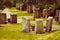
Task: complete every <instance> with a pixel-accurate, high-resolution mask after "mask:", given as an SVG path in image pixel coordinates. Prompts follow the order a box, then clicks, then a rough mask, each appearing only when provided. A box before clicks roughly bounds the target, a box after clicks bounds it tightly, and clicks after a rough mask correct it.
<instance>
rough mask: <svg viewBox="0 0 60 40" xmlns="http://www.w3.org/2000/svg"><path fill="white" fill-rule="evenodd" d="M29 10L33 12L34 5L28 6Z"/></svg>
mask: <svg viewBox="0 0 60 40" xmlns="http://www.w3.org/2000/svg"><path fill="white" fill-rule="evenodd" d="M27 11H28V13H33V6H32V5H29V6H28V7H27Z"/></svg>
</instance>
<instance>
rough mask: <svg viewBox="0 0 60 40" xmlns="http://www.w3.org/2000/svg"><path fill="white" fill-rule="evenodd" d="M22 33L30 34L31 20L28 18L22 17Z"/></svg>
mask: <svg viewBox="0 0 60 40" xmlns="http://www.w3.org/2000/svg"><path fill="white" fill-rule="evenodd" d="M22 31H23V32H30V20H29V19H28V18H27V17H22Z"/></svg>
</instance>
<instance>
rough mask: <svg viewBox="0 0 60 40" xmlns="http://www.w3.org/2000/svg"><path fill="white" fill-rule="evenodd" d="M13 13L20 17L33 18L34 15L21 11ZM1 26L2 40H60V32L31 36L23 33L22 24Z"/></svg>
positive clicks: (0, 34) (0, 36) (0, 37)
mask: <svg viewBox="0 0 60 40" xmlns="http://www.w3.org/2000/svg"><path fill="white" fill-rule="evenodd" d="M10 10H12V8H11V9H10ZM13 10H15V8H13ZM11 12H12V13H17V15H18V17H19V16H32V14H28V13H26V14H24V13H22V12H23V11H19V10H18V11H11ZM0 26H1V27H0V40H60V30H57V31H53V32H50V33H44V34H29V33H23V32H22V31H21V29H22V24H0Z"/></svg>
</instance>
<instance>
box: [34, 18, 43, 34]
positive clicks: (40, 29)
mask: <svg viewBox="0 0 60 40" xmlns="http://www.w3.org/2000/svg"><path fill="white" fill-rule="evenodd" d="M43 28H44V27H43V20H39V19H37V20H36V23H35V32H36V33H43Z"/></svg>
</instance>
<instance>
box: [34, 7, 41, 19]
mask: <svg viewBox="0 0 60 40" xmlns="http://www.w3.org/2000/svg"><path fill="white" fill-rule="evenodd" d="M40 17H41V11H40V8H35V11H34V13H33V19H35V18H40Z"/></svg>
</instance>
